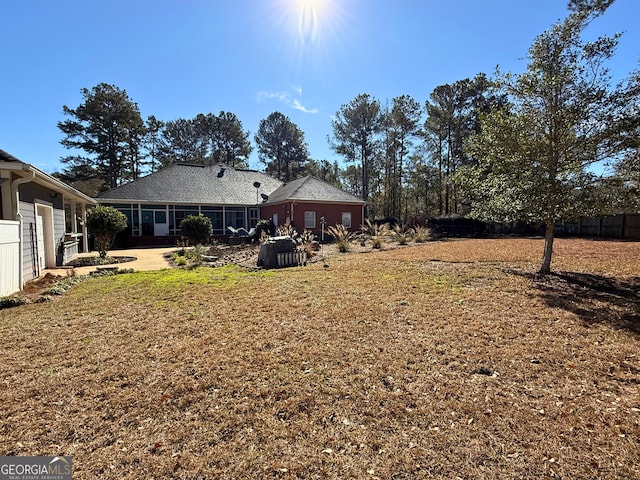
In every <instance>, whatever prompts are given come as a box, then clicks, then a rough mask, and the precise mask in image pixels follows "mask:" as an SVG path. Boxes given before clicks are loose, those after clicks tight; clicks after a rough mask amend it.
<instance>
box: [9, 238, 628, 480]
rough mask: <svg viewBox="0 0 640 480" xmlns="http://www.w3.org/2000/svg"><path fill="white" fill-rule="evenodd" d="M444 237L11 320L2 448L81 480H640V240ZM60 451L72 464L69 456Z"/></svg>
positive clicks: (185, 272)
mask: <svg viewBox="0 0 640 480" xmlns="http://www.w3.org/2000/svg"><path fill="white" fill-rule="evenodd" d="M555 248H556V254H557V261H556V263H555V264H554V267H555V268H556V270H557V274H556V275H552V276H548V277H539V276H537V275H536V274H535V272H536V270H537V267H538V262H539V255H540V253H541V251H542V240H540V239H509V240H464V241H450V242H434V243H428V244H423V245H418V246H407V247H405V248H402V249H397V250H388V251H381V252H373V253H368V254H365V255H357V254H353V255H342V256H336V257H332V259H331V263H330V267H329V268H324V267H323V265H322V264H321V263H318V264H312V265H309V266H307V267H305V268H296V269H286V270H284V269H283V270H274V271H269V272H254V271H250V270H244V269H241V268H237V267H226V268H224V269H210V268H202V269H200V268H195V269H173V270H164V271H161V272H143V273H136V274H125V275H118V276H115V277H105V278H97V279H92V280H90V281H87V282H82V283H80V284H78V285H76V286H74V287H73V288H72V289H71V290H70V291H69V292H67V293H66V294H65V295H63V296H62V297H61V298H59V299H58V301H56V302H54V303H49V304H32V305H25V306H21V307H18V308H13V309H11V310H5V311H0V336H1V338H2V339H3V361H2V362H0V376H1V378H3V381H4V386H5V388H2V389H0V403H1V404H2V405H3V408H2V409H1V410H0V450H2V451H3V452H5V453H4V454H5V455H36V454H41V453H42V452H43V451H50V450H51V448H54V449H55V450H56V453H64V454H68V455H73V456H74V478H78V479H90V478H107V479H111V478H114V479H115V478H131V479H134V478H151V477H154V478H256V479H262V478H290V479H294V478H375V477H378V478H456V477H460V478H531V479H533V478H554V477H563V478H584V479H587V478H638V477H639V476H640V471H639V470H638V465H640V448H638V446H639V444H640V389H639V388H638V385H639V384H640V360H639V357H638V348H637V347H638V339H639V335H640V330H639V328H638V326H639V325H640V318H639V315H640V310H639V308H638V307H639V305H640V298H639V294H638V291H640V278H639V277H638V273H637V272H638V271H640V244H638V243H632V242H601V241H597V242H591V241H584V240H567V239H559V240H558V241H557V242H556V246H555ZM53 446H55V447H53Z"/></svg>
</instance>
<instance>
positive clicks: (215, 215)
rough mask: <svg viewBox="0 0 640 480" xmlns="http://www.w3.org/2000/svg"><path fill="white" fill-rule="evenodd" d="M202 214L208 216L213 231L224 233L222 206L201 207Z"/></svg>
mask: <svg viewBox="0 0 640 480" xmlns="http://www.w3.org/2000/svg"><path fill="white" fill-rule="evenodd" d="M201 212H202V215H204V216H205V217H209V220H211V226H212V227H213V233H224V229H225V226H224V221H223V220H224V219H223V214H222V207H202V208H201Z"/></svg>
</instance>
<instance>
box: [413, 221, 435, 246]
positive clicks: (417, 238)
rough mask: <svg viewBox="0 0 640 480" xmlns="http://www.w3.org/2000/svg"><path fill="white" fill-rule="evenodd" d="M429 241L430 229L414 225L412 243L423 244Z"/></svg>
mask: <svg viewBox="0 0 640 480" xmlns="http://www.w3.org/2000/svg"><path fill="white" fill-rule="evenodd" d="M429 240H431V229H430V228H427V227H421V226H420V225H416V226H415V227H413V241H414V242H415V243H424V242H427V241H429Z"/></svg>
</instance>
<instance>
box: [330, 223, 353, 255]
mask: <svg viewBox="0 0 640 480" xmlns="http://www.w3.org/2000/svg"><path fill="white" fill-rule="evenodd" d="M327 231H328V232H329V235H331V236H332V237H333V240H334V241H335V243H336V245H337V246H338V251H339V252H341V253H346V252H348V251H349V250H350V249H351V238H352V237H353V232H350V231H349V230H347V229H346V228H345V226H344V225H342V224H341V223H339V224H337V225H335V226H331V227H329V228H327Z"/></svg>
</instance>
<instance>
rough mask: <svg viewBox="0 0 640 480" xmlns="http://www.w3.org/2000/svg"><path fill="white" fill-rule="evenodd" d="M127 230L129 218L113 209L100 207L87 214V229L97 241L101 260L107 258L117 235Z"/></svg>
mask: <svg viewBox="0 0 640 480" xmlns="http://www.w3.org/2000/svg"><path fill="white" fill-rule="evenodd" d="M125 228H127V217H126V216H125V215H124V213H122V212H120V211H118V210H116V209H115V208H113V207H106V206H102V205H101V206H98V207H96V208H92V209H91V210H89V211H88V212H87V229H88V230H89V233H90V234H91V235H93V238H94V239H95V247H96V249H97V250H98V253H99V254H100V258H106V256H107V251H108V250H109V249H110V248H111V247H112V246H113V241H114V240H115V238H116V235H117V234H118V233H120V232H121V231H123V230H124V229H125Z"/></svg>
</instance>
